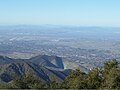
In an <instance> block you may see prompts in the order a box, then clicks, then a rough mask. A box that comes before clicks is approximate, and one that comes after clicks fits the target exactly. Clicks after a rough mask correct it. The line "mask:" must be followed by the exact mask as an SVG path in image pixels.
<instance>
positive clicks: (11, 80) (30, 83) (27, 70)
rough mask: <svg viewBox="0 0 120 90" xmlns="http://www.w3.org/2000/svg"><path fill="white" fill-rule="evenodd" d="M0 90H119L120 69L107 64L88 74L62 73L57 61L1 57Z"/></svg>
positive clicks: (112, 61) (49, 58)
mask: <svg viewBox="0 0 120 90" xmlns="http://www.w3.org/2000/svg"><path fill="white" fill-rule="evenodd" d="M0 62H1V64H0V88H1V89H4V88H5V89H17V88H18V89H120V67H119V62H118V61H116V60H111V61H110V60H109V61H107V62H105V63H104V66H103V67H101V68H93V69H92V70H90V71H88V72H83V71H81V69H76V70H70V69H64V68H63V67H64V64H63V62H62V59H61V58H60V57H56V56H47V55H43V56H42V55H41V56H36V57H33V58H31V59H25V60H19V59H18V60H15V59H11V58H8V57H3V56H1V57H0Z"/></svg>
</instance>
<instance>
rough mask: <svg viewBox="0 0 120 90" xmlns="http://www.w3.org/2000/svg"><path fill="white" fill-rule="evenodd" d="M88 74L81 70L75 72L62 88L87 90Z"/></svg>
mask: <svg viewBox="0 0 120 90" xmlns="http://www.w3.org/2000/svg"><path fill="white" fill-rule="evenodd" d="M85 78H86V74H85V73H82V72H81V71H80V70H79V69H76V70H74V71H73V72H71V74H70V75H69V76H68V77H67V78H66V79H65V81H64V82H63V83H62V87H63V88H66V89H84V88H86V81H85Z"/></svg>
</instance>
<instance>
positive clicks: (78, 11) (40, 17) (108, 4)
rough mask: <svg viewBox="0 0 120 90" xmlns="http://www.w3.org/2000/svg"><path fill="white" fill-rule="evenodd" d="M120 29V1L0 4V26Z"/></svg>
mask: <svg viewBox="0 0 120 90" xmlns="http://www.w3.org/2000/svg"><path fill="white" fill-rule="evenodd" d="M16 24H17V25H18V24H27V25H28V24H30V25H41V24H52V25H79V26H113V27H120V0H0V25H16Z"/></svg>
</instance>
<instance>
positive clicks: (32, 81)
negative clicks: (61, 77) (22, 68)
mask: <svg viewBox="0 0 120 90" xmlns="http://www.w3.org/2000/svg"><path fill="white" fill-rule="evenodd" d="M42 85H43V83H42V82H41V81H40V80H39V79H38V78H36V77H34V76H31V75H28V76H21V77H17V78H16V79H15V80H14V81H13V83H12V87H13V88H20V89H32V88H38V89H39V88H42Z"/></svg>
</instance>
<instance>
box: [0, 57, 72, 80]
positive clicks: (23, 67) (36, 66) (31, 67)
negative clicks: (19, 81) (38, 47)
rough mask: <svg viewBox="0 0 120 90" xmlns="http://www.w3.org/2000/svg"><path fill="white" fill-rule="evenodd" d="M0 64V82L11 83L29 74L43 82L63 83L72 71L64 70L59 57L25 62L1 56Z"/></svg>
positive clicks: (31, 59) (37, 58)
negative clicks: (15, 78) (17, 77)
mask: <svg viewBox="0 0 120 90" xmlns="http://www.w3.org/2000/svg"><path fill="white" fill-rule="evenodd" d="M9 60H10V61H9ZM3 61H4V62H3ZM0 62H2V63H1V64H0V79H1V80H0V81H3V82H11V81H12V80H13V79H14V77H15V76H23V75H29V74H31V75H35V76H36V77H38V78H39V79H40V80H42V81H53V80H55V81H57V82H61V81H62V80H64V79H65V77H66V76H67V75H68V74H69V73H70V71H71V70H70V69H66V70H65V69H64V65H63V61H62V58H60V57H57V56H47V55H39V56H36V57H33V58H30V59H25V60H22V59H21V60H19V59H16V61H15V59H11V58H8V57H4V56H0ZM59 62H61V63H59Z"/></svg>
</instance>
